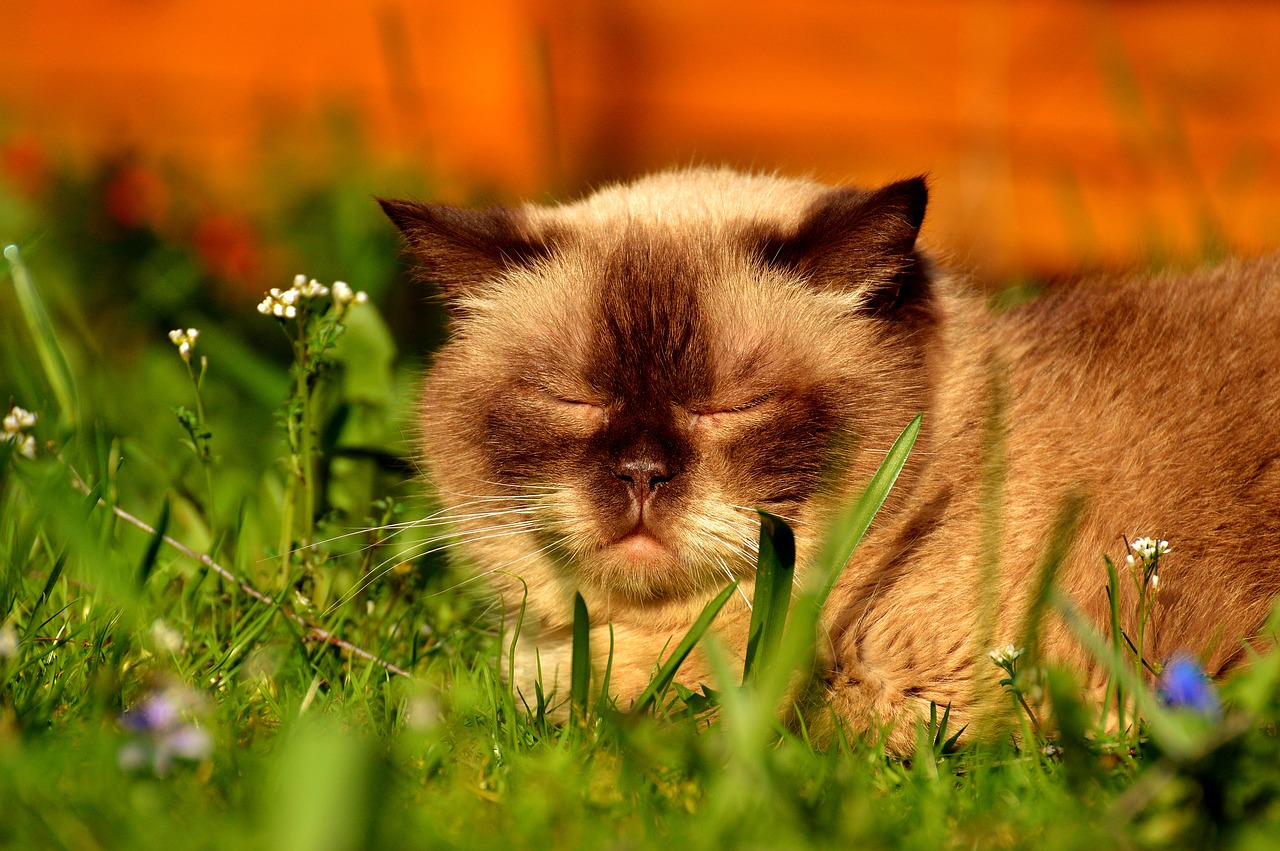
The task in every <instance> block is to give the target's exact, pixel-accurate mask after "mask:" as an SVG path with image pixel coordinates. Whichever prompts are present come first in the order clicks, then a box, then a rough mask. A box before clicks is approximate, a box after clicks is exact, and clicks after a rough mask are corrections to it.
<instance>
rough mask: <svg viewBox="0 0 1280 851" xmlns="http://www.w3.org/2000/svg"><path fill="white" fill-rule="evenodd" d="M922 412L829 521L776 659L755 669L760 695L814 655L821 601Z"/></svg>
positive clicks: (879, 500)
mask: <svg viewBox="0 0 1280 851" xmlns="http://www.w3.org/2000/svg"><path fill="white" fill-rule="evenodd" d="M923 420H924V415H923V414H917V415H916V416H915V418H914V419H912V420H911V422H910V423H908V424H907V427H906V428H904V429H903V430H902V433H901V434H900V435H898V439H897V440H895V441H894V442H893V446H891V447H890V448H889V452H888V454H886V455H885V459H884V461H882V462H881V463H880V467H879V469H877V470H876V472H875V475H873V476H872V477H871V481H870V482H869V483H868V484H867V487H866V489H865V490H864V491H863V492H862V495H861V496H860V497H859V498H858V500H857V502H855V503H854V504H853V505H852V506H851V507H849V508H847V509H845V510H844V511H842V512H840V513H838V514H837V515H836V517H835V519H834V520H833V521H832V522H831V524H830V525H829V526H828V531H827V534H826V537H825V539H824V542H823V545H822V549H821V550H820V551H819V555H818V559H817V562H816V568H817V569H816V572H815V575H814V576H813V577H812V579H811V580H810V581H809V582H808V583H807V587H806V589H805V590H804V591H802V592H801V593H800V595H799V596H798V597H797V599H796V603H795V606H794V613H793V615H792V617H791V626H790V628H789V629H787V630H786V631H785V634H784V637H783V640H782V647H781V649H780V650H779V652H778V658H777V663H776V664H773V665H770V670H769V671H767V672H766V673H765V674H763V675H757V680H758V681H759V682H760V691H761V699H762V700H764V701H766V702H769V703H770V704H771V705H773V704H775V703H776V702H777V700H779V699H780V698H781V697H782V695H783V693H784V692H785V691H786V689H787V684H788V681H789V680H790V678H791V675H792V674H793V673H794V672H796V671H798V670H800V669H802V668H803V667H805V666H806V665H807V664H808V663H807V662H806V661H805V660H806V659H810V658H812V657H813V653H814V641H815V638H816V635H817V629H818V622H819V620H820V619H821V616H822V607H823V605H824V604H825V603H826V602H827V597H829V596H830V595H831V589H832V588H834V587H835V584H836V580H837V579H839V578H840V574H841V572H842V571H843V570H844V567H845V565H846V564H848V562H849V559H850V558H852V557H853V552H854V550H855V549H856V548H857V546H858V544H859V543H860V542H861V541H862V536H863V535H864V534H866V531H867V529H868V528H869V527H870V526H871V521H872V520H873V519H874V518H875V516H876V513H877V512H878V511H879V510H880V507H881V506H882V505H884V501H885V499H886V498H887V497H888V496H889V491H890V490H891V489H892V488H893V485H894V482H896V481H897V480H898V476H899V474H901V473H902V469H903V467H905V466H906V464H907V459H908V458H909V457H910V455H911V448H912V447H913V446H914V445H915V442H916V438H917V437H919V435H920V424H921V423H922V422H923Z"/></svg>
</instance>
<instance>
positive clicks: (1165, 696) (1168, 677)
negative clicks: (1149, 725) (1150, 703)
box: [1158, 656, 1222, 716]
mask: <svg viewBox="0 0 1280 851" xmlns="http://www.w3.org/2000/svg"><path fill="white" fill-rule="evenodd" d="M1159 686H1160V689H1159V692H1158V694H1159V696H1160V701H1161V703H1163V704H1164V705H1165V706H1171V707H1173V708H1175V709H1190V710H1192V711H1194V712H1197V713H1199V714H1201V715H1209V716H1216V715H1218V714H1219V713H1220V712H1221V711H1222V705H1221V703H1220V702H1219V700H1218V691H1217V689H1215V688H1214V687H1213V683H1212V682H1210V681H1209V677H1208V676H1206V675H1205V672H1204V670H1203V669H1202V668H1201V667H1200V665H1199V664H1198V663H1197V662H1196V661H1195V660H1194V659H1189V658H1187V657H1185V656H1177V657H1175V658H1173V659H1170V660H1169V662H1168V663H1167V664H1166V665H1165V666H1164V670H1163V671H1161V673H1160V682H1159Z"/></svg>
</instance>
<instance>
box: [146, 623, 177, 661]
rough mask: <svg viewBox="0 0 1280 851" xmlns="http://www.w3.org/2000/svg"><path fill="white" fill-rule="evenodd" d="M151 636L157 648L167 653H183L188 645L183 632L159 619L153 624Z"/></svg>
mask: <svg viewBox="0 0 1280 851" xmlns="http://www.w3.org/2000/svg"><path fill="white" fill-rule="evenodd" d="M151 638H152V640H153V641H155V643H156V649H157V650H161V651H164V652H165V653H174V654H177V653H181V652H182V648H183V647H185V646H186V641H185V640H183V638H182V633H181V632H179V631H178V630H176V629H174V628H173V627H171V626H169V625H168V624H167V623H165V622H164V621H162V620H159V619H156V620H155V621H154V622H153V623H152V624H151Z"/></svg>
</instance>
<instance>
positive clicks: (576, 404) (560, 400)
mask: <svg viewBox="0 0 1280 851" xmlns="http://www.w3.org/2000/svg"><path fill="white" fill-rule="evenodd" d="M537 391H538V395H539V397H540V398H541V399H543V400H544V401H546V402H548V403H550V404H552V405H556V406H558V407H562V408H570V409H573V408H576V409H578V410H579V411H580V412H582V413H594V412H596V411H603V410H604V406H603V405H601V404H600V403H599V402H595V401H591V400H590V399H586V398H583V397H582V396H580V395H579V394H577V393H572V392H566V391H563V390H558V389H551V388H548V387H541V386H539V387H538V388H537Z"/></svg>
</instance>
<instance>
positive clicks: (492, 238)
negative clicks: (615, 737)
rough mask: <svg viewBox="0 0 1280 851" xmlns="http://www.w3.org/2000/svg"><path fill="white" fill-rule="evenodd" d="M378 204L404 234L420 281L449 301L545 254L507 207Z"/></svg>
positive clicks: (520, 219) (544, 249)
mask: <svg viewBox="0 0 1280 851" xmlns="http://www.w3.org/2000/svg"><path fill="white" fill-rule="evenodd" d="M378 203H379V204H380V205H382V211H383V212H384V213H386V214H387V218H389V219H391V221H392V222H394V223H395V226H396V227H398V228H399V229H400V232H401V233H402V234H404V238H405V240H406V241H407V242H408V244H409V249H410V250H411V251H412V253H413V257H414V259H416V260H417V261H418V263H419V265H420V267H421V269H422V273H423V276H424V277H426V278H427V279H429V280H431V281H435V282H436V283H438V284H439V285H440V287H441V288H442V289H443V290H444V294H445V296H446V297H447V298H448V299H450V300H451V301H452V300H453V299H456V298H458V297H459V296H461V295H463V294H464V293H465V292H466V291H467V289H468V288H469V287H471V286H474V285H475V284H478V283H482V282H484V281H489V280H493V279H494V278H496V277H497V276H498V275H500V274H501V273H502V272H503V271H505V270H507V269H509V268H511V267H512V266H517V265H521V264H527V263H531V262H533V261H535V260H537V259H538V258H540V257H543V256H545V255H546V254H547V251H548V248H547V244H546V243H545V242H544V241H542V240H540V239H538V238H536V237H534V236H532V235H530V234H529V233H528V231H527V230H526V228H525V227H524V219H523V217H522V216H521V215H520V214H519V213H518V212H516V211H514V210H509V209H507V208H505V207H490V208H489V209H487V210H468V209H465V208H462V207H450V206H448V205H447V204H423V203H419V202H417V201H390V200H386V199H383V198H379V199H378Z"/></svg>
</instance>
